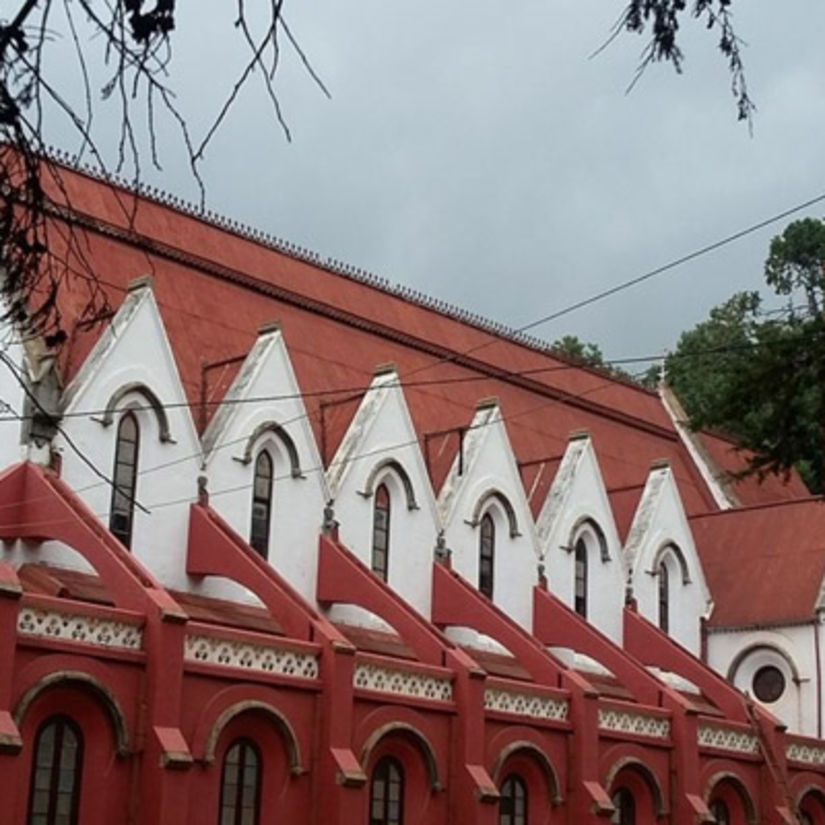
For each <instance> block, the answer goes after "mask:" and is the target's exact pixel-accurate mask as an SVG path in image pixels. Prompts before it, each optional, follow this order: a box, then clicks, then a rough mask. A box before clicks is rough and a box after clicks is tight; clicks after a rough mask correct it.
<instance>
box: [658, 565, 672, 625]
mask: <svg viewBox="0 0 825 825" xmlns="http://www.w3.org/2000/svg"><path fill="white" fill-rule="evenodd" d="M659 628H660V629H661V630H663V631H664V632H665V633H667V632H668V630H669V628H670V574H669V573H668V570H667V564H666V563H665V562H664V561H662V562H660V563H659Z"/></svg>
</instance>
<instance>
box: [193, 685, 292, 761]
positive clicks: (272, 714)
mask: <svg viewBox="0 0 825 825" xmlns="http://www.w3.org/2000/svg"><path fill="white" fill-rule="evenodd" d="M250 712H252V713H260V714H263V715H264V716H266V717H267V719H269V721H270V722H272V723H273V724H274V725H275V727H276V728H277V729H278V732H279V733H280V734H281V737H282V738H283V740H284V747H285V748H286V752H287V757H288V758H289V770H290V773H291V774H292V775H293V776H301V775H302V774H304V773H306V769H305V768H304V766H303V762H302V761H301V747H300V745H299V744H298V737H297V736H296V735H295V730H294V729H293V727H292V725H291V724H290V723H289V721H288V720H287V718H286V717H285V716H284V715H283V714H282V713H281V712H280V711H279V710H276V709H275V708H274V707H273V706H272V705H270V704H269V703H268V702H261V701H258V700H252V701H248V702H236V703H235V704H234V705H230V706H229V707H228V708H225V709H224V710H223V711H222V712H221V714H220V715H219V716H218V718H217V719H216V720H215V721H214V723H213V724H212V727H211V729H210V731H209V735H208V736H207V737H206V743H205V745H204V753H203V760H204V762H206V763H207V764H210V765H211V764H212V763H213V762H214V761H215V751H216V749H217V747H218V740H219V739H220V738H221V734H222V733H223V731H224V729H225V728H226V726H227V725H228V724H229V723H230V722H231V721H232V720H233V719H234V718H235V717H236V716H240V714H242V713H250Z"/></svg>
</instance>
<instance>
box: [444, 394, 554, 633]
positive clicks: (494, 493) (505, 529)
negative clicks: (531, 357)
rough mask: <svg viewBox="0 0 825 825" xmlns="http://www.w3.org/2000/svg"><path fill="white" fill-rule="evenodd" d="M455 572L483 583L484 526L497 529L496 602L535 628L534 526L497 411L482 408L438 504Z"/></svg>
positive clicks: (510, 613)
mask: <svg viewBox="0 0 825 825" xmlns="http://www.w3.org/2000/svg"><path fill="white" fill-rule="evenodd" d="M438 508H439V512H440V514H441V518H442V523H443V524H444V529H445V537H446V540H447V546H448V547H449V548H450V549H451V550H452V563H453V568H454V569H455V570H456V571H457V572H458V573H460V574H461V575H462V576H463V577H464V578H466V579H467V580H468V581H469V582H471V583H473V584H476V585H477V584H478V581H479V532H480V531H479V525H480V523H481V518H482V517H483V516H484V514H485V513H487V512H489V513H490V515H491V516H492V518H493V523H494V525H495V554H494V567H493V570H494V573H493V581H494V585H493V601H494V602H495V603H496V604H497V605H498V606H499V607H501V608H502V609H503V610H504V611H505V612H507V613H508V614H509V615H510V616H511V617H512V618H514V619H515V620H516V621H518V622H519V623H520V624H521V625H522V626H523V627H525V628H528V629H529V628H531V627H532V603H533V602H532V588H533V586H534V585H535V584H536V581H537V576H538V562H539V558H538V541H537V538H536V530H535V525H534V523H533V517H532V514H531V512H530V508H529V506H528V504H527V499H526V497H525V495H524V486H523V484H522V482H521V477H520V475H519V471H518V465H517V464H516V459H515V456H514V455H513V450H512V447H511V445H510V439H509V438H508V436H507V430H506V427H505V426H504V422H503V420H502V418H501V413H500V411H499V408H498V405H485V406H483V407H480V408H479V409H478V410H477V411H476V414H475V416H474V418H473V421H472V423H471V425H470V427H469V429H468V430H467V432H466V434H465V436H464V439H463V455H456V457H455V459H454V461H453V465H452V467H451V469H450V472H449V474H448V476H447V479H446V481H445V482H444V485H443V486H442V488H441V493H440V495H439V499H438Z"/></svg>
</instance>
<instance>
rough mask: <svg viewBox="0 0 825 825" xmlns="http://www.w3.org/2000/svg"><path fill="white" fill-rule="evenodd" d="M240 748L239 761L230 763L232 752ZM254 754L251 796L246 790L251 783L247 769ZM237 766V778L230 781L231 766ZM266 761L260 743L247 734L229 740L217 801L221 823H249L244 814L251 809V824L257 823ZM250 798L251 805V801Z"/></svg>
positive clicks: (219, 822) (238, 824)
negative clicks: (256, 742) (248, 779)
mask: <svg viewBox="0 0 825 825" xmlns="http://www.w3.org/2000/svg"><path fill="white" fill-rule="evenodd" d="M234 752H237V755H238V761H237V763H236V764H235V765H231V764H230V761H229V760H230V759H231V758H232V756H233V753H234ZM250 757H253V758H254V760H255V761H254V764H253V765H252V766H251V770H252V777H251V780H252V782H251V783H250V784H251V786H252V793H251V797H252V799H251V800H250V799H249V796H250V794H248V793H247V790H248V788H249V787H250V784H247V773H248V770H249V769H250V765H249V759H250ZM232 767H235V768H236V777H235V780H236V781H235V782H228V781H227V778H228V775H229V769H230V768H232ZM262 773H263V763H262V761H261V751H260V749H259V748H258V746H257V745H256V744H255V743H254V742H253V741H252V740H251V739H248V738H246V737H242V738H240V739H235V740H234V741H232V742H231V743H230V744H229V747H227V749H226V752H225V753H224V757H223V765H222V767H221V796H220V801H219V803H218V825H250V822H249V818H248V817H247V816H245V814H246V813H247V812H248V811H249V809H250V807H251V809H252V823H251V825H258V822H259V820H260V814H261V775H262ZM250 802H251V805H250Z"/></svg>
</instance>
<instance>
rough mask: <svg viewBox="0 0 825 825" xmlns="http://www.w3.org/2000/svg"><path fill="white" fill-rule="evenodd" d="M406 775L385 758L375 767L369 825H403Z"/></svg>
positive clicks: (371, 789)
mask: <svg viewBox="0 0 825 825" xmlns="http://www.w3.org/2000/svg"><path fill="white" fill-rule="evenodd" d="M403 821H404V773H403V771H402V769H401V766H400V765H399V764H398V762H396V761H395V760H394V759H392V758H391V757H389V756H385V757H384V758H383V759H381V760H380V761H379V762H378V764H377V765H376V766H375V770H374V771H373V772H372V781H371V782H370V806H369V825H403Z"/></svg>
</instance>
